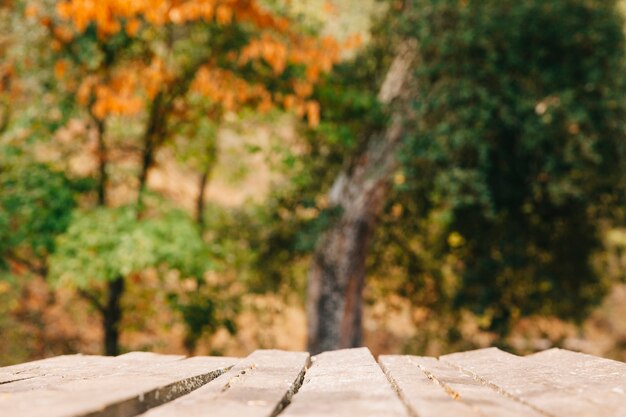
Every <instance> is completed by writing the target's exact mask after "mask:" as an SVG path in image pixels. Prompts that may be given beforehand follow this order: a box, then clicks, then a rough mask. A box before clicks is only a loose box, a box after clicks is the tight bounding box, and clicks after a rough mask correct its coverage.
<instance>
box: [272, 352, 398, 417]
mask: <svg viewBox="0 0 626 417" xmlns="http://www.w3.org/2000/svg"><path fill="white" fill-rule="evenodd" d="M282 415H283V416H284V417H312V416H333V417H340V416H341V417H343V416H346V417H356V416H359V417H370V416H371V417H380V416H386V417H400V416H402V417H405V416H408V414H407V411H406V409H405V407H404V406H403V404H402V402H401V401H400V399H399V398H398V396H397V395H396V394H395V392H394V391H393V389H392V387H391V385H390V384H389V381H388V380H387V378H385V375H384V374H383V372H382V370H381V369H380V367H379V366H378V364H377V363H376V360H374V357H373V356H372V354H371V353H370V351H369V350H367V349H366V348H360V349H345V350H337V351H333V352H325V353H321V354H319V355H317V356H315V357H313V361H312V366H311V368H310V369H309V370H308V372H307V374H306V376H305V378H304V383H303V385H302V387H301V388H300V391H298V394H296V395H294V397H293V398H292V400H291V404H290V405H289V407H287V408H286V409H285V412H284V413H283V414H282Z"/></svg>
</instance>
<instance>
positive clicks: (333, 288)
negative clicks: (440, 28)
mask: <svg viewBox="0 0 626 417" xmlns="http://www.w3.org/2000/svg"><path fill="white" fill-rule="evenodd" d="M416 49H417V48H416V44H415V42H413V41H407V42H405V43H403V44H402V45H401V46H400V48H399V51H398V54H397V55H396V57H395V59H394V61H393V63H392V65H391V67H390V68H389V71H388V73H387V76H386V78H385V82H384V83H383V86H382V87H381V90H380V93H379V99H380V101H381V102H382V103H384V104H388V105H390V106H391V108H390V110H391V119H390V122H389V125H388V127H387V128H386V130H385V131H384V132H382V133H377V134H374V135H372V136H371V137H370V138H369V141H368V145H367V147H366V149H365V151H364V152H363V153H362V154H361V155H359V156H358V157H357V158H356V159H355V160H354V161H352V164H351V165H350V167H349V169H347V170H345V171H344V172H342V173H341V174H340V175H339V176H338V177H337V179H336V180H335V183H334V184H333V187H332V189H331V191H330V195H329V201H330V203H331V205H332V206H335V207H339V208H341V213H342V214H341V215H340V218H339V219H338V220H337V222H336V223H335V224H334V225H333V226H332V227H331V228H330V229H329V230H328V231H327V232H326V233H325V234H324V235H323V236H322V237H321V239H320V241H319V242H318V245H317V248H316V251H315V254H314V256H313V265H312V267H311V271H310V275H309V287H308V300H307V315H308V321H309V322H308V332H309V342H308V345H309V346H308V349H309V351H310V352H311V353H319V352H323V351H326V350H333V349H341V348H348V347H355V346H359V345H361V342H362V330H361V328H362V311H363V289H364V287H365V262H366V257H367V247H368V243H369V240H370V238H371V236H372V233H373V230H374V227H375V225H376V219H377V216H378V214H379V212H380V210H381V209H382V207H383V205H384V203H385V201H386V198H387V195H388V192H389V188H390V178H391V176H392V174H393V172H394V171H395V170H396V169H397V152H398V149H399V147H400V145H401V138H402V135H403V129H404V125H405V123H406V120H407V114H409V113H410V112H409V97H410V93H409V92H410V91H411V87H412V85H411V84H412V83H411V82H412V77H411V73H412V68H413V65H414V61H415V59H416V55H417V53H416Z"/></svg>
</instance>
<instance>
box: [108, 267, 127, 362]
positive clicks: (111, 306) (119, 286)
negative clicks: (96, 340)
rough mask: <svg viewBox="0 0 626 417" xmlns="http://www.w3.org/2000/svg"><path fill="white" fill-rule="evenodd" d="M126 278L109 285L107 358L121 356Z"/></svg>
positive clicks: (111, 282) (110, 282)
mask: <svg viewBox="0 0 626 417" xmlns="http://www.w3.org/2000/svg"><path fill="white" fill-rule="evenodd" d="M123 293H124V278H122V277H120V278H117V279H115V280H114V281H109V283H108V294H107V304H106V306H104V311H103V326H104V352H105V355H107V356H116V355H118V354H119V336H120V332H119V325H120V320H121V318H122V306H121V300H122V294H123Z"/></svg>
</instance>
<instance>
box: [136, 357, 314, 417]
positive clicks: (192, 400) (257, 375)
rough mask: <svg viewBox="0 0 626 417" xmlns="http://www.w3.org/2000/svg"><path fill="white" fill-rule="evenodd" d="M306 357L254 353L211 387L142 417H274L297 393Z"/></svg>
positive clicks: (203, 388)
mask: <svg viewBox="0 0 626 417" xmlns="http://www.w3.org/2000/svg"><path fill="white" fill-rule="evenodd" d="M308 362H309V354H308V353H303V352H285V351H278V350H257V351H255V352H254V353H252V354H251V355H250V356H248V357H247V358H245V359H244V360H242V361H241V362H239V363H238V364H237V365H235V366H234V367H233V368H232V369H231V370H230V371H229V372H227V373H225V374H224V375H222V376H220V377H219V378H217V379H216V380H214V381H212V382H211V383H210V384H207V385H205V386H204V387H202V388H200V389H198V390H196V391H194V392H193V393H191V394H189V395H186V396H184V397H182V398H179V399H178V400H176V401H173V402H171V403H168V404H165V405H163V406H161V407H157V408H154V409H152V410H150V411H148V412H147V413H145V414H144V415H143V417H170V416H171V417H173V416H185V417H195V416H209V415H210V416H211V417H226V416H237V417H270V416H275V415H277V414H278V413H279V412H280V411H281V410H282V408H283V407H284V405H285V404H286V403H287V402H288V401H289V399H290V398H291V396H292V395H293V393H294V392H295V391H296V390H297V389H298V387H299V386H300V384H301V382H302V378H303V377H304V373H305V371H306V366H307V364H308Z"/></svg>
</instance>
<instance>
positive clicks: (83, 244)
mask: <svg viewBox="0 0 626 417" xmlns="http://www.w3.org/2000/svg"><path fill="white" fill-rule="evenodd" d="M210 265H211V264H210V259H209V253H208V250H207V246H206V245H205V243H204V241H203V240H202V238H201V236H200V233H199V231H198V228H197V226H196V225H195V224H194V223H193V222H192V221H191V219H190V218H189V217H188V216H187V215H186V214H184V213H182V212H179V211H175V210H171V211H166V212H165V213H162V214H160V215H158V216H155V217H148V218H143V219H138V218H137V211H136V208H135V207H134V206H124V207H120V208H115V209H111V208H98V209H93V210H91V211H89V212H83V211H78V212H76V213H75V214H74V216H73V218H72V222H71V224H70V226H69V228H68V230H67V232H66V233H64V234H63V235H61V236H59V237H58V239H57V250H56V251H55V253H54V254H53V256H51V258H50V276H49V277H50V280H51V281H52V282H53V283H55V284H56V285H61V284H66V285H67V284H69V285H74V286H77V287H79V288H86V287H88V286H89V285H90V284H92V283H94V282H102V281H112V280H115V279H117V278H119V277H127V276H129V275H130V274H132V273H138V272H141V271H143V270H145V269H147V268H158V267H161V266H164V267H167V268H170V269H177V270H180V271H181V273H182V274H183V275H184V276H201V275H202V273H203V272H204V271H205V270H207V269H208V268H209V267H210Z"/></svg>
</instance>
